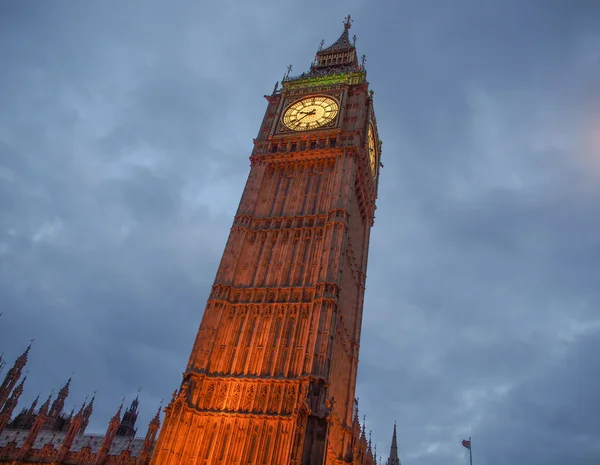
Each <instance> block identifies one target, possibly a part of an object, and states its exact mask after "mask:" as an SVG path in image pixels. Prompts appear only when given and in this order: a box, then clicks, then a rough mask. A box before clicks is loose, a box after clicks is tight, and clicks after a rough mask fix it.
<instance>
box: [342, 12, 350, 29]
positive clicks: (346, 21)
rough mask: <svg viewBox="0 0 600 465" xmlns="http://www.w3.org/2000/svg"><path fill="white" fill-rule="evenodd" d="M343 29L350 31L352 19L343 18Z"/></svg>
mask: <svg viewBox="0 0 600 465" xmlns="http://www.w3.org/2000/svg"><path fill="white" fill-rule="evenodd" d="M344 27H345V28H346V29H350V28H351V27H352V18H351V17H350V15H348V16H346V17H345V18H344Z"/></svg>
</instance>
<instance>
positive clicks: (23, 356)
mask: <svg viewBox="0 0 600 465" xmlns="http://www.w3.org/2000/svg"><path fill="white" fill-rule="evenodd" d="M34 340H35V339H32V340H31V341H29V345H28V346H27V349H25V352H23V353H22V354H21V355H19V358H17V361H16V363H15V365H17V364H22V366H25V364H26V363H27V358H28V357H29V351H30V350H31V346H32V344H33V341H34Z"/></svg>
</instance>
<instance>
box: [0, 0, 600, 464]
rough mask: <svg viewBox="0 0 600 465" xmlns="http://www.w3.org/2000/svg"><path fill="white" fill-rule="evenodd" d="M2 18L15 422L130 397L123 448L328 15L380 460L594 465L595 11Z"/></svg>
mask: <svg viewBox="0 0 600 465" xmlns="http://www.w3.org/2000/svg"><path fill="white" fill-rule="evenodd" d="M317 6H319V8H320V9H319V11H320V13H319V14H318V15H316V16H314V17H313V15H311V13H310V12H311V11H312V9H314V8H317ZM0 8H1V9H2V11H0V21H1V23H0V25H1V26H2V27H0V30H1V31H2V32H1V33H0V38H1V39H2V40H0V52H2V55H3V56H4V57H6V58H5V66H3V69H2V72H0V100H1V101H2V102H3V105H2V109H1V110H0V167H1V168H0V208H1V209H2V210H1V211H2V215H0V306H1V307H2V309H3V311H4V312H5V313H4V316H3V317H2V318H0V340H1V341H2V342H3V344H2V345H3V347H2V350H4V351H5V352H6V355H7V356H8V357H9V358H10V357H13V358H14V357H15V356H16V355H17V354H18V353H20V351H21V350H22V349H23V348H24V347H25V345H26V344H27V342H28V341H29V339H30V338H31V337H35V338H36V343H35V345H34V351H33V353H32V357H31V367H30V370H31V371H30V375H29V378H28V379H29V381H28V386H27V388H26V392H25V395H24V401H25V402H30V401H31V400H32V399H33V398H34V397H35V395H37V393H38V391H42V393H43V395H47V393H48V392H49V391H50V389H52V388H55V387H58V386H60V385H62V383H64V381H65V380H66V379H67V378H68V376H69V375H70V373H71V371H72V370H75V371H76V376H75V378H74V383H73V389H72V393H73V394H72V398H71V399H70V402H72V403H77V404H79V403H80V402H82V401H83V399H84V397H85V395H86V393H91V392H93V390H95V389H98V390H99V392H98V397H97V408H96V413H95V415H94V416H93V417H92V420H93V421H92V425H91V427H92V429H93V430H94V431H96V432H102V431H104V429H105V427H106V424H107V423H108V420H109V418H110V416H112V415H113V414H114V412H115V411H116V409H117V407H118V403H119V401H120V399H121V397H122V396H124V395H126V396H127V397H128V399H129V400H130V399H131V398H132V396H134V395H135V393H136V391H137V389H138V387H139V386H142V387H143V390H142V394H141V398H142V405H143V415H142V418H140V424H139V426H140V428H144V427H145V424H146V423H147V421H149V419H150V418H151V417H152V416H153V415H154V412H155V410H154V409H155V408H156V407H157V404H158V402H159V399H160V398H161V397H168V396H169V395H170V393H171V392H172V390H173V389H174V388H175V387H176V385H177V384H178V382H179V377H180V374H181V370H182V369H183V368H184V366H185V363H186V361H187V357H188V354H189V350H190V347H191V344H192V342H193V338H194V335H195V332H196V328H197V327H198V324H199V322H200V318H201V315H202V311H203V306H204V301H205V299H206V297H207V295H208V291H209V289H210V285H211V282H212V279H213V278H214V273H215V271H216V267H217V265H218V261H219V259H220V254H221V251H222V249H223V246H224V244H225V240H226V236H227V233H228V228H229V227H230V225H231V219H232V215H233V213H234V212H235V209H236V207H237V202H238V200H239V195H240V194H241V192H242V189H243V184H244V181H245V176H246V174H247V172H248V162H247V157H248V156H249V154H250V151H251V148H252V138H253V137H255V136H256V133H257V130H258V127H259V125H260V122H261V118H262V116H263V112H264V109H265V102H264V100H263V98H262V95H264V94H265V93H268V92H270V90H271V89H272V86H273V84H274V82H275V81H276V80H277V79H279V78H280V77H281V75H282V74H283V72H284V71H285V67H286V66H287V64H288V63H292V64H293V66H294V72H296V71H297V72H298V73H299V72H301V71H303V70H304V69H306V68H307V67H308V65H309V63H310V61H311V60H312V58H313V56H314V52H315V50H316V48H317V46H318V43H319V41H320V40H321V38H324V39H325V40H326V42H328V41H333V40H335V39H336V38H337V35H338V34H339V33H340V30H341V21H342V18H343V16H344V15H346V14H347V13H348V10H350V13H351V14H352V15H353V17H354V19H355V23H354V25H353V30H352V32H356V34H357V35H358V42H357V44H358V47H359V52H360V53H363V52H364V53H366V54H367V55H368V61H367V66H368V70H369V80H370V81H371V84H372V86H373V87H374V89H375V104H376V111H377V114H378V123H379V131H380V135H381V138H382V139H383V141H384V145H383V148H384V154H383V157H384V158H383V162H384V164H385V168H384V169H383V171H382V178H381V182H380V198H379V203H378V209H377V218H376V223H375V227H374V229H373V233H372V245H371V256H370V260H369V270H368V281H367V288H368V289H367V296H366V302H365V316H364V322H363V337H362V341H361V361H360V368H359V383H358V395H359V396H360V399H361V402H360V408H361V412H363V413H365V414H366V415H367V422H368V427H369V428H372V429H373V434H374V441H375V442H377V443H378V453H380V454H384V455H386V454H387V452H388V450H389V443H390V440H391V430H392V424H393V421H394V420H397V422H398V432H399V445H400V452H401V459H402V461H403V463H407V464H411V463H414V464H421V465H428V464H433V463H440V462H442V461H443V462H444V463H449V464H453V463H456V464H459V463H464V460H465V455H464V454H465V451H464V450H463V449H462V448H461V446H460V440H461V439H462V438H463V437H466V436H468V435H469V434H471V435H472V436H473V442H474V454H475V456H476V462H477V463H481V464H501V463H507V462H510V461H515V460H521V461H523V460H525V461H527V463H531V464H538V463H540V464H541V463H558V460H561V461H562V462H563V463H565V462H568V463H581V464H585V463H592V461H593V460H595V459H596V458H597V455H598V454H597V445H596V444H597V438H598V435H599V428H598V424H597V421H596V419H595V411H596V410H597V408H595V406H596V400H595V397H597V396H595V392H597V384H598V379H599V378H598V376H597V375H598V373H597V371H598V370H597V363H595V360H594V357H593V354H594V353H595V352H597V351H596V350H595V349H596V346H597V344H598V332H597V331H598V317H597V312H596V309H597V307H598V304H599V298H598V291H597V287H598V286H597V285H596V284H597V283H596V281H597V279H596V276H597V274H598V273H597V268H598V250H599V243H598V239H597V237H598V234H597V233H596V232H597V230H598V226H599V225H598V220H597V218H598V211H597V210H598V207H597V206H596V205H598V195H599V192H598V188H597V187H596V186H597V180H598V174H600V171H598V168H597V166H596V165H595V159H596V158H595V157H597V148H596V152H595V151H594V147H593V146H590V142H589V140H588V139H589V138H590V133H592V132H593V127H594V124H597V123H594V121H596V120H597V116H598V110H597V108H600V106H598V95H599V94H598V90H597V89H598V83H599V82H600V80H599V78H600V74H599V72H598V69H599V68H598V57H599V56H600V52H599V50H600V44H599V37H600V27H599V26H598V21H597V18H598V14H599V13H600V12H599V11H598V6H597V5H596V2H592V1H589V2H588V1H579V2H570V3H567V2H561V1H555V0H551V1H547V0H546V1H541V0H540V1H537V0H536V1H530V2H525V3H524V2H519V1H516V0H515V1H512V0H511V1H506V2H501V3H499V2H475V1H474V0H462V1H456V2H452V3H451V4H450V3H449V2H445V1H441V0H439V1H435V0H427V1H416V0H409V1H404V2H400V3H398V4H396V3H394V2H383V1H382V2H370V3H368V2H360V1H354V2H351V3H350V4H349V3H348V2H333V3H328V4H326V5H318V3H317V2H316V1H315V2H311V1H309V2H301V3H298V2H296V3H293V4H286V5H283V4H281V3H276V2H260V3H255V4H246V3H243V2H242V3H240V2H233V1H230V2H225V4H223V3H222V2H208V3H207V2H203V4H202V5H200V4H196V3H193V2H184V1H182V2H175V3H174V4H169V5H166V4H164V3H162V2H132V3H128V4H120V3H119V4H117V3H111V2H108V3H107V2H86V4H85V5H84V4H73V5H69V7H68V8H65V7H63V6H60V5H58V4H53V5H51V4H48V3H33V2H20V3H19V4H18V5H17V3H15V2H13V3H10V2H9V3H5V4H3V5H2V6H1V7H0ZM591 138H592V139H593V137H591ZM382 354H386V357H385V358H384V357H382ZM553 460H554V462H553Z"/></svg>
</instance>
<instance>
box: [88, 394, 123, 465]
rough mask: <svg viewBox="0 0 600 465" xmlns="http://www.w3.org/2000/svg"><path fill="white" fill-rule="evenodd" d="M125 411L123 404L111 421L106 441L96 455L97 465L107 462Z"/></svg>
mask: <svg viewBox="0 0 600 465" xmlns="http://www.w3.org/2000/svg"><path fill="white" fill-rule="evenodd" d="M122 410H123V403H122V402H121V406H120V407H119V410H118V411H117V413H115V415H114V416H113V417H112V419H111V420H110V423H109V424H108V429H107V430H106V435H105V436H104V440H103V441H102V445H101V446H100V450H99V451H98V455H96V462H95V465H103V464H104V463H105V462H106V458H107V457H108V453H109V451H110V447H111V446H112V443H113V440H114V439H115V436H116V435H117V430H118V429H119V425H120V424H121V411H122Z"/></svg>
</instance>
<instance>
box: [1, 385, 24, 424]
mask: <svg viewBox="0 0 600 465" xmlns="http://www.w3.org/2000/svg"><path fill="white" fill-rule="evenodd" d="M26 379H27V377H24V378H23V380H22V381H21V383H19V384H18V385H17V387H16V388H15V389H14V390H13V392H12V394H11V395H10V397H9V398H8V400H7V401H6V402H5V404H4V408H3V409H2V412H1V413H0V433H1V432H2V431H3V430H4V428H6V425H8V422H9V421H10V419H11V417H12V414H13V411H14V410H15V407H16V406H17V403H18V402H19V397H21V394H23V387H24V385H25V380H26Z"/></svg>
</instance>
